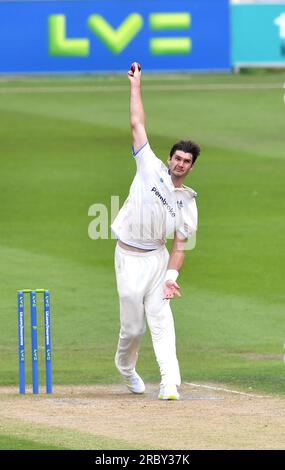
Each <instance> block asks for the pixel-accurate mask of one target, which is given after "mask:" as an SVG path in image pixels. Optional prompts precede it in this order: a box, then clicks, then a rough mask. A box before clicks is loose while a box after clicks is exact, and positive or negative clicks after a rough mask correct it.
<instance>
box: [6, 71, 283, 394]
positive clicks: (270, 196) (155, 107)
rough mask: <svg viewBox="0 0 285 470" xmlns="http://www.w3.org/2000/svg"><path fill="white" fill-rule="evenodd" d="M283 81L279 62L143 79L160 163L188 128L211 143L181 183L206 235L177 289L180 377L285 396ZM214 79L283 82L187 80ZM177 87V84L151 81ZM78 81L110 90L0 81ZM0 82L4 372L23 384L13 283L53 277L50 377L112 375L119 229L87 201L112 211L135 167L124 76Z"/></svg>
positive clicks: (154, 373) (152, 369)
mask: <svg viewBox="0 0 285 470" xmlns="http://www.w3.org/2000/svg"><path fill="white" fill-rule="evenodd" d="M283 82H285V75H284V74H272V76H271V75H260V76H259V75H256V76H254V75H242V76H231V75H214V76H211V75H210V76H208V75H203V76H188V75H185V76H180V77H179V76H177V77H174V78H173V79H172V80H171V79H169V77H167V76H163V77H160V78H158V77H157V76H147V77H146V78H145V81H144V91H143V97H144V103H145V111H146V115H147V130H148V135H149V140H150V142H151V144H152V147H153V148H154V150H155V152H156V153H157V155H158V156H159V157H160V158H161V159H163V160H166V157H167V153H168V151H169V148H170V147H171V145H172V144H173V142H175V141H176V140H178V139H180V138H181V137H191V138H193V139H194V140H197V141H198V142H199V143H200V144H201V146H202V149H203V153H202V155H201V157H200V158H199V160H198V163H197V167H196V169H195V171H194V172H193V173H192V174H191V176H190V177H189V180H188V183H187V182H186V184H189V185H190V186H192V187H193V188H194V189H195V190H197V192H198V205H199V232H198V237H197V247H196V249H195V250H194V251H193V252H189V253H188V254H187V259H186V262H185V266H184V268H183V271H182V273H181V276H180V278H179V279H180V282H181V289H182V293H183V297H182V298H181V299H179V300H175V301H174V302H173V311H174V315H175V321H176V330H177V348H178V355H179V359H180V363H181V369H182V376H183V379H184V380H193V381H194V380H206V381H210V380H211V381H215V382H223V383H225V382H226V383H231V384H233V385H235V386H240V387H242V388H248V387H252V388H253V389H256V390H263V391H267V392H271V393H284V388H285V387H284V385H285V384H284V362H283V359H282V356H283V352H284V351H283V343H284V341H285V336H284V313H283V312H284V300H285V295H284V282H283V271H284V262H285V250H284V228H285V221H284V216H283V215H284V209H285V198H284V175H285V161H284V159H285V156H284V143H285V142H284V141H285V139H284V110H285V108H284V102H283V93H284V90H283ZM217 83H224V84H227V85H230V84H245V85H247V84H253V83H257V84H264V83H268V84H272V83H273V84H274V83H276V84H278V85H280V87H279V88H278V89H265V90H261V89H255V90H254V89H250V90H249V89H245V90H229V89H227V90H212V91H209V90H207V91H206V90H204V91H202V90H201V91H194V90H192V91H191V90H183V89H179V85H180V84H181V85H183V84H184V85H185V84H186V85H187V84H189V85H192V84H202V85H203V84H204V85H207V84H217ZM169 84H176V85H177V86H178V88H177V90H173V91H171V93H170V92H169V90H168V91H167V90H158V89H157V86H158V85H164V86H166V85H169ZM73 85H74V86H77V87H82V88H84V87H85V86H90V85H92V86H94V87H96V86H102V85H106V86H107V87H108V91H101V92H99V91H98V92H96V91H95V92H86V91H85V92H82V93H77V92H68V93H59V92H56V90H55V91H54V92H49V93H1V89H4V88H9V89H11V90H12V89H13V88H18V87H28V88H31V87H32V88H36V87H39V86H45V87H56V86H66V87H68V86H73ZM117 86H119V87H120V88H119V90H120V91H117V89H116V87H117ZM0 93H1V94H0V110H1V113H0V142H1V176H0V178H1V238H0V259H1V267H2V269H1V271H0V283H1V285H2V290H1V303H0V345H1V355H0V380H1V383H2V384H16V383H17V336H16V335H17V322H16V290H17V289H19V288H23V287H48V288H49V289H50V290H51V301H52V334H53V345H54V381H55V382H56V383H62V384H64V383H65V384H68V383H74V384H80V383H85V384H91V383H112V382H117V381H119V380H120V379H119V376H118V374H117V373H116V371H115V368H114V360H113V357H114V353H115V349H116V345H117V334H118V329H119V319H118V299H117V293H116V285H115V276H114V272H113V252H114V246H115V241H114V240H97V241H94V240H90V239H89V238H88V225H89V223H90V222H91V220H92V217H88V209H89V207H90V206H91V205H92V204H94V203H103V204H105V205H106V206H107V207H108V208H110V201H111V195H119V196H120V203H121V204H122V203H123V201H124V199H125V197H126V196H127V194H128V190H129V186H130V183H131V181H132V178H133V176H134V172H135V163H134V161H133V159H132V157H131V154H130V148H131V140H130V131H129V124H128V99H129V90H128V83H127V79H126V78H123V77H110V78H108V79H105V78H104V77H97V78H90V77H73V78H63V77H58V78H55V77H54V78H50V77H43V78H42V79H36V78H30V79H26V80H25V79H21V80H16V81H13V80H12V81H7V82H5V80H3V81H1V83H0ZM27 330H28V328H27ZM41 334H43V332H42V333H41ZM27 342H28V331H27ZM40 352H42V351H40ZM27 354H29V349H28V351H27ZM27 357H28V359H29V356H27ZM27 362H30V361H27ZM29 366H30V365H29ZM28 369H29V370H28V381H29V380H30V367H28ZM138 369H139V370H140V372H141V373H142V375H143V377H144V378H145V380H147V381H159V374H158V370H157V366H156V362H155V359H154V354H153V350H152V346H151V342H150V338H149V335H147V336H146V338H145V339H144V341H143V345H142V350H141V354H140V360H139V365H138ZM41 379H42V381H43V377H42V378H41Z"/></svg>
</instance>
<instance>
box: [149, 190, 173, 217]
mask: <svg viewBox="0 0 285 470" xmlns="http://www.w3.org/2000/svg"><path fill="white" fill-rule="evenodd" d="M151 191H152V192H154V194H155V195H156V196H157V197H158V198H159V199H160V200H161V202H162V204H163V205H164V206H165V208H166V209H167V210H168V211H169V213H170V214H171V216H172V217H175V212H174V210H173V207H171V206H170V205H169V204H168V202H167V200H166V199H165V197H163V196H162V195H161V194H160V192H159V191H158V189H157V188H156V187H155V186H153V188H152V190H151Z"/></svg>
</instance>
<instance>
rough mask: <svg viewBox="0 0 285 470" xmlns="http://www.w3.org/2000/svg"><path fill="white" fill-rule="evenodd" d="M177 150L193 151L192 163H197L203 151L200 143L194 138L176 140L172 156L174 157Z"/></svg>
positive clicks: (171, 151)
mask: <svg viewBox="0 0 285 470" xmlns="http://www.w3.org/2000/svg"><path fill="white" fill-rule="evenodd" d="M176 150H182V152H185V153H191V155H192V156H193V160H192V165H193V164H194V163H195V161H196V160H197V158H198V156H199V155H200V152H201V149H200V147H199V145H198V144H195V142H193V141H192V140H179V142H176V144H174V145H173V147H172V149H171V150H170V154H169V155H170V158H172V156H173V155H174V154H175V152H176Z"/></svg>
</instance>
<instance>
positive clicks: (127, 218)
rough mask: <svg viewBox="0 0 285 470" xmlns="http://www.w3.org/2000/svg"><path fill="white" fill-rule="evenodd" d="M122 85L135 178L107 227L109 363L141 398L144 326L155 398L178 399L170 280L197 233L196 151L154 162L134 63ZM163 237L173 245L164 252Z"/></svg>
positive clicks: (176, 150)
mask: <svg viewBox="0 0 285 470" xmlns="http://www.w3.org/2000/svg"><path fill="white" fill-rule="evenodd" d="M128 79H129V81H130V126H131V133H132V141H133V157H134V159H135V162H136V174H135V177H134V180H133V182H132V184H131V187H130V192H129V196H128V198H127V199H126V201H125V203H124V205H123V207H122V208H121V210H120V211H119V213H118V215H117V217H116V218H115V220H114V222H113V224H112V226H111V227H112V230H113V232H114V234H115V236H116V238H117V245H116V250H115V271H116V280H117V290H118V294H119V300H120V323H121V328H120V334H119V342H118V347H117V352H116V356H115V364H116V367H117V369H118V370H119V372H120V374H121V375H122V377H123V379H124V382H125V384H126V385H127V387H128V389H129V391H130V392H132V393H135V394H141V393H144V391H145V385H144V382H143V380H142V378H141V377H140V376H139V374H138V373H137V372H136V363H137V359H138V353H139V349H140V343H141V339H142V337H143V335H144V333H145V331H146V322H147V324H148V326H149V329H150V332H151V337H152V343H153V348H154V352H155V356H156V360H157V363H158V366H159V369H160V376H161V381H160V390H159V394H158V398H159V399H161V400H178V399H179V391H178V387H179V386H180V384H181V377H180V370H179V364H178V360H177V356H176V340H175V329H174V321H173V315H172V311H171V308H170V299H172V298H173V297H175V296H177V297H181V294H180V287H179V285H178V284H177V282H176V280H177V278H178V275H179V272H180V270H181V268H182V265H183V262H184V258H185V252H186V251H187V241H188V239H189V237H192V236H193V235H195V232H196V230H197V220H198V214H197V206H196V196H197V194H196V192H195V191H194V190H193V189H191V188H189V187H187V186H185V185H184V184H183V183H184V180H185V178H186V177H187V175H188V173H189V172H190V171H192V170H193V168H194V163H195V161H196V159H197V158H198V156H199V154H200V147H199V145H197V144H195V143H194V142H193V141H191V140H181V141H179V142H177V143H176V144H174V145H173V147H172V148H171V150H170V153H169V156H168V159H167V166H166V165H165V164H164V163H163V162H162V161H161V160H160V159H159V158H157V157H156V156H155V154H154V152H153V151H152V149H151V147H150V144H149V141H148V138H147V134H146V129H145V114H144V108H143V102H142V95H141V68H140V65H139V64H138V63H136V62H134V64H132V67H131V69H130V70H129V72H128ZM181 112H183V110H181ZM173 119H175V116H174V117H173ZM167 238H172V239H173V243H172V250H171V253H170V254H169V252H168V250H167V248H166V246H165V243H166V239H167Z"/></svg>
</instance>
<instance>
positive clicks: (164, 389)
mask: <svg viewBox="0 0 285 470" xmlns="http://www.w3.org/2000/svg"><path fill="white" fill-rule="evenodd" d="M158 398H159V400H179V398H180V396H179V393H178V391H177V387H176V385H173V384H168V385H160V390H159V395H158Z"/></svg>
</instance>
